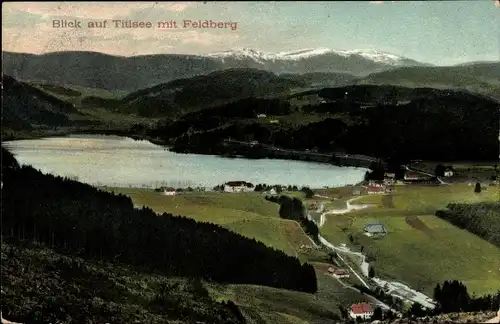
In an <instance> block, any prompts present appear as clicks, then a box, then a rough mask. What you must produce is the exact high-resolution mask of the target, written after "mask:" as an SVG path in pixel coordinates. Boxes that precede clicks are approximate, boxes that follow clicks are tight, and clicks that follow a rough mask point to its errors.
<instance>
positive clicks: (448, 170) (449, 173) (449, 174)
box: [444, 167, 453, 177]
mask: <svg viewBox="0 0 500 324" xmlns="http://www.w3.org/2000/svg"><path fill="white" fill-rule="evenodd" d="M444 176H445V177H453V169H452V168H451V167H447V168H446V169H445V170H444Z"/></svg>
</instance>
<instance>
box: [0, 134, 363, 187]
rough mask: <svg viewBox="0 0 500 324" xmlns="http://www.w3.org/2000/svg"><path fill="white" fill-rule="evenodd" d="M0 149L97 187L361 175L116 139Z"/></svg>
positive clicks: (348, 180)
mask: <svg viewBox="0 0 500 324" xmlns="http://www.w3.org/2000/svg"><path fill="white" fill-rule="evenodd" d="M3 146H4V147H5V148H7V149H8V150H9V151H10V152H12V153H13V154H14V155H15V157H16V159H17V160H18V162H19V163H21V164H26V165H31V166H33V167H34V168H36V169H38V170H40V171H42V172H44V173H51V174H53V175H59V176H66V177H70V178H75V179H77V180H78V181H81V182H85V183H89V184H92V185H99V186H104V185H105V186H117V187H149V188H151V187H159V186H172V187H176V188H180V187H183V188H185V187H188V186H191V187H198V186H200V187H208V188H212V187H214V186H215V185H218V184H222V183H224V182H227V181H237V180H244V181H249V182H252V183H254V184H257V183H267V184H283V185H289V184H290V185H297V186H309V187H311V188H322V187H325V186H328V187H339V186H344V185H348V184H355V183H358V182H360V181H361V180H362V179H363V177H364V175H365V172H366V169H363V168H354V167H337V166H333V165H329V164H322V163H313V162H303V161H292V160H276V159H260V160H251V159H244V158H224V157H219V156H214V155H199V154H179V153H174V152H170V151H168V150H167V149H165V148H164V147H162V146H160V145H156V144H153V143H151V142H149V141H137V140H133V139H131V138H127V137H119V136H100V135H99V136H94V135H70V136H65V137H50V138H42V139H34V140H18V141H8V142H4V143H3Z"/></svg>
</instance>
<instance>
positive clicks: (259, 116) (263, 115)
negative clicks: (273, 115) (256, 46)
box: [257, 114, 267, 118]
mask: <svg viewBox="0 0 500 324" xmlns="http://www.w3.org/2000/svg"><path fill="white" fill-rule="evenodd" d="M266 117H267V116H266V115H265V114H258V115H257V118H266Z"/></svg>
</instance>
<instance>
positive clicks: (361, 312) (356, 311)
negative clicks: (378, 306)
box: [349, 303, 373, 320]
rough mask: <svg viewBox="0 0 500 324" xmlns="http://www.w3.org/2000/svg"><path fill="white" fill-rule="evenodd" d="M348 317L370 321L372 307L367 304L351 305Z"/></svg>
mask: <svg viewBox="0 0 500 324" xmlns="http://www.w3.org/2000/svg"><path fill="white" fill-rule="evenodd" d="M349 316H350V317H351V318H353V319H357V318H361V319H365V320H367V319H370V318H371V317H372V316H373V308H372V305H370V304H368V303H360V304H353V305H351V311H350V312H349Z"/></svg>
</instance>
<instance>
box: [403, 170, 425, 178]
mask: <svg viewBox="0 0 500 324" xmlns="http://www.w3.org/2000/svg"><path fill="white" fill-rule="evenodd" d="M404 179H405V180H419V179H422V176H421V175H420V174H419V173H417V172H412V171H407V172H405V176H404Z"/></svg>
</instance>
